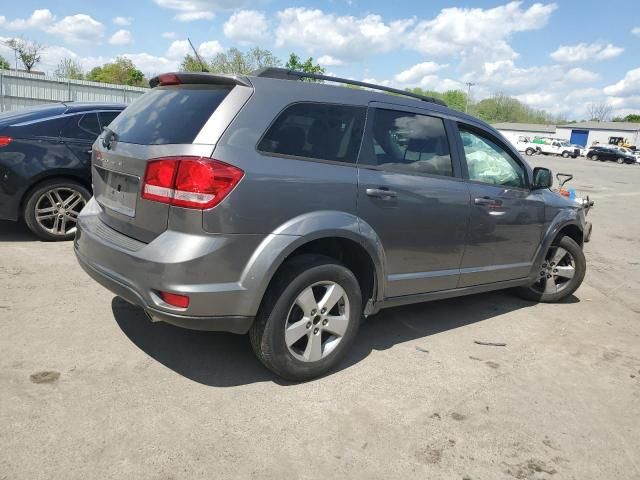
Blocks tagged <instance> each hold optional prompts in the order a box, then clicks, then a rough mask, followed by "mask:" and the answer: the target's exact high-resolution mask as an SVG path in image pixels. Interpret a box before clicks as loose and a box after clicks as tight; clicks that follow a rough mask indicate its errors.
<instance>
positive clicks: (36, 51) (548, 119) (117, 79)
mask: <svg viewBox="0 0 640 480" xmlns="http://www.w3.org/2000/svg"><path fill="white" fill-rule="evenodd" d="M4 44H5V45H6V46H8V47H9V48H11V49H12V50H13V51H14V52H15V54H16V58H17V59H19V60H20V63H21V64H22V66H23V67H24V69H25V70H26V71H31V70H32V69H33V67H35V66H36V65H37V64H39V63H40V62H41V60H42V54H43V52H44V51H45V50H46V47H44V46H43V45H41V44H39V43H37V42H32V41H29V40H25V39H22V38H16V39H11V40H9V41H6V42H4ZM282 66H284V67H285V68H288V69H290V70H298V71H303V72H306V73H316V74H323V73H325V69H324V68H323V67H322V66H321V65H319V64H317V63H314V61H313V58H312V57H309V58H307V59H306V60H303V59H301V58H300V56H298V55H297V54H295V53H293V52H292V53H291V54H290V55H289V58H288V59H287V61H286V62H283V61H282V60H281V59H280V58H278V57H277V56H275V55H274V54H273V53H272V52H271V51H269V50H267V49H263V48H260V47H258V46H256V47H253V48H250V49H248V50H246V51H241V50H239V49H238V48H235V47H232V48H229V49H228V50H226V51H224V52H220V53H218V54H216V55H214V56H213V57H211V58H202V55H200V54H198V55H196V54H195V53H194V54H190V53H189V54H187V55H185V57H184V58H183V60H182V62H181V64H180V70H181V71H186V72H203V71H206V72H212V73H226V74H236V75H246V74H249V73H251V72H253V71H254V70H257V69H260V68H264V67H282ZM0 68H4V69H9V68H11V67H10V64H9V62H8V61H7V60H6V59H5V58H4V57H2V56H1V55H0ZM54 75H55V76H56V77H59V78H70V79H74V80H90V81H94V82H103V83H115V84H118V85H131V86H146V85H148V80H147V78H145V76H144V74H143V72H142V71H140V70H139V69H138V68H137V67H136V65H135V64H134V63H133V62H132V61H131V60H130V59H128V58H125V57H117V58H116V59H115V60H114V61H112V62H107V63H105V64H104V65H101V66H97V67H94V68H92V69H91V70H89V71H88V72H85V71H84V70H83V68H82V66H81V65H80V63H79V62H77V61H76V60H74V59H72V58H64V59H62V60H61V61H60V62H59V64H58V65H57V67H56V69H55V71H54ZM406 90H407V91H409V92H412V93H417V94H419V95H425V96H430V97H435V98H439V99H441V100H444V101H445V102H446V103H447V105H449V107H450V108H452V109H454V110H459V111H462V112H468V113H469V114H471V115H474V116H476V117H479V118H481V119H482V120H484V121H486V122H488V123H497V122H514V123H540V124H548V123H560V122H563V120H562V119H561V118H558V117H556V116H554V115H552V114H550V113H549V112H546V111H545V110H542V109H536V108H533V107H530V106H529V105H526V104H525V103H523V102H521V101H520V100H518V99H516V98H514V97H510V96H508V95H504V94H502V93H497V94H494V95H492V96H491V97H488V98H485V99H482V100H480V101H478V102H475V101H473V99H472V98H469V96H468V94H467V92H465V91H463V90H447V91H445V92H439V91H436V90H424V89H422V88H419V87H418V88H407V89H406ZM587 113H588V115H589V117H590V118H589V119H590V120H595V121H605V120H608V119H609V117H610V115H611V107H610V106H608V105H607V104H605V103H596V104H591V105H589V107H588V112H587ZM613 121H614V122H640V114H630V115H627V116H625V117H615V118H613Z"/></svg>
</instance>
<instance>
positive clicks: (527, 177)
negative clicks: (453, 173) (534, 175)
mask: <svg viewBox="0 0 640 480" xmlns="http://www.w3.org/2000/svg"><path fill="white" fill-rule="evenodd" d="M452 123H453V124H454V125H453V127H454V128H455V130H456V135H455V139H456V143H457V144H458V152H459V155H460V163H461V165H462V174H463V178H464V180H465V181H467V182H470V183H477V184H480V185H490V184H488V183H484V182H478V181H476V180H471V179H470V178H469V169H468V167H467V157H466V154H465V151H464V145H463V144H462V137H461V133H460V130H461V129H463V130H468V131H470V132H472V133H477V134H478V135H480V136H482V137H486V138H487V139H488V140H490V141H492V142H493V143H495V144H496V145H498V146H499V147H500V148H502V149H503V150H504V151H505V152H506V153H507V154H508V155H509V156H510V157H511V158H512V159H513V160H514V161H515V162H516V163H517V164H518V165H520V167H521V168H522V170H523V171H524V177H525V183H526V185H525V186H524V187H509V188H515V189H518V190H531V178H530V175H531V172H529V168H528V167H527V165H526V164H525V163H524V162H523V161H522V160H521V159H520V157H519V156H518V155H515V154H514V152H513V150H512V149H511V148H510V147H509V146H507V145H506V144H505V142H503V141H502V140H500V139H499V138H498V137H496V136H495V135H493V134H492V133H491V132H490V131H488V130H485V129H483V128H481V127H478V126H475V125H471V124H469V123H464V122H462V121H457V122H452Z"/></svg>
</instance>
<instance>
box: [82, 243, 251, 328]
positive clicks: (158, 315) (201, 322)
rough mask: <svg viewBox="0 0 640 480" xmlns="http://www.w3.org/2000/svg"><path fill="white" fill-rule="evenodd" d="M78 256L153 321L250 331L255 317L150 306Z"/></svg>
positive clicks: (84, 265)
mask: <svg viewBox="0 0 640 480" xmlns="http://www.w3.org/2000/svg"><path fill="white" fill-rule="evenodd" d="M75 252H76V258H77V259H78V263H79V264H80V266H81V267H82V269H83V270H84V271H85V272H87V274H88V275H89V276H90V277H91V278H93V279H94V280H95V281H96V282H98V283H99V284H100V285H102V286H103V287H105V288H106V289H107V290H110V291H111V292H113V293H114V294H116V295H117V296H118V297H120V298H122V299H123V300H126V301H127V302H129V303H131V304H133V305H137V306H139V307H142V308H143V309H144V311H145V313H146V314H147V316H148V317H149V320H151V321H152V322H165V323H170V324H171V325H175V326H177V327H181V328H188V329H190V330H206V331H212V332H230V333H239V334H244V333H247V332H248V331H249V328H250V327H251V324H252V323H253V320H254V317H243V316H222V317H221V316H209V317H194V316H190V315H180V314H176V313H171V312H164V311H161V310H158V309H156V308H153V307H150V306H148V305H147V304H146V303H145V302H144V300H143V298H142V296H141V295H140V294H139V293H138V292H136V291H135V290H134V289H133V288H132V287H130V286H128V285H125V284H123V283H121V282H120V281H118V280H116V279H114V278H111V277H109V275H108V274H106V273H104V272H100V271H98V270H97V269H95V268H94V267H92V266H91V265H90V263H89V262H88V261H87V260H85V259H84V258H83V257H82V255H81V254H79V253H78V250H77V249H76V251H75Z"/></svg>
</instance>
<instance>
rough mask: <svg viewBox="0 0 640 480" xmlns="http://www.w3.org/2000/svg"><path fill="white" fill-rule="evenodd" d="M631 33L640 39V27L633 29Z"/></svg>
mask: <svg viewBox="0 0 640 480" xmlns="http://www.w3.org/2000/svg"><path fill="white" fill-rule="evenodd" d="M631 33H632V34H633V35H636V36H638V37H640V27H634V28H632V29H631Z"/></svg>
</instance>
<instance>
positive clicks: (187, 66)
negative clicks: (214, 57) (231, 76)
mask: <svg viewBox="0 0 640 480" xmlns="http://www.w3.org/2000/svg"><path fill="white" fill-rule="evenodd" d="M203 68H205V69H207V70H210V69H211V66H210V65H209V64H208V63H207V62H206V61H205V60H203V61H202V63H200V61H199V60H198V59H197V58H196V57H195V55H191V54H187V55H185V57H184V59H183V60H182V64H181V65H180V71H182V72H202V71H203Z"/></svg>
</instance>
